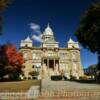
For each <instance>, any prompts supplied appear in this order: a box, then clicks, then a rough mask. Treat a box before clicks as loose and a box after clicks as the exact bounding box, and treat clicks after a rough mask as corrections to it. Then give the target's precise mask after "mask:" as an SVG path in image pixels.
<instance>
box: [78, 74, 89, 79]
mask: <svg viewBox="0 0 100 100" xmlns="http://www.w3.org/2000/svg"><path fill="white" fill-rule="evenodd" d="M79 79H80V80H88V76H86V75H84V76H80V77H79Z"/></svg>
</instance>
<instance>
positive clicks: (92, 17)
mask: <svg viewBox="0 0 100 100" xmlns="http://www.w3.org/2000/svg"><path fill="white" fill-rule="evenodd" d="M75 35H76V37H77V39H78V41H79V42H80V43H81V44H82V46H83V47H84V48H86V49H88V50H90V51H91V52H93V53H97V55H98V66H97V69H98V75H100V37H99V35H100V1H98V2H96V3H92V4H91V6H90V7H89V8H88V9H87V10H86V11H85V13H84V14H83V16H82V18H81V21H80V25H79V27H78V28H77V30H76V32H75ZM99 79H100V78H99Z"/></svg>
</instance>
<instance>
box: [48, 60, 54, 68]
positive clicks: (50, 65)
mask: <svg viewBox="0 0 100 100" xmlns="http://www.w3.org/2000/svg"><path fill="white" fill-rule="evenodd" d="M49 68H52V69H54V60H49Z"/></svg>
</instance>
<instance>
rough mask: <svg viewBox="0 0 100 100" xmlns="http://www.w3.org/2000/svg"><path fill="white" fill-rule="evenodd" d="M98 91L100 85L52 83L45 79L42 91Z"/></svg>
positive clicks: (69, 82) (68, 82)
mask: <svg viewBox="0 0 100 100" xmlns="http://www.w3.org/2000/svg"><path fill="white" fill-rule="evenodd" d="M44 89H47V90H58V89H59V90H60V89H64V90H78V89H79V90H98V91H100V84H92V83H91V84H88V83H78V82H74V81H51V80H50V79H43V81H42V90H44Z"/></svg>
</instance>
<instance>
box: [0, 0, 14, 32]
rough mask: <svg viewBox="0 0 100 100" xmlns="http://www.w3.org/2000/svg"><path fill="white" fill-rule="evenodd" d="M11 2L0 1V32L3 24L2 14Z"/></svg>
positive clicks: (8, 0) (6, 0) (7, 0)
mask: <svg viewBox="0 0 100 100" xmlns="http://www.w3.org/2000/svg"><path fill="white" fill-rule="evenodd" d="M11 1H12V0H0V32H2V24H3V18H2V15H1V14H2V13H3V12H4V11H5V9H6V8H7V7H8V6H9V4H10V3H11Z"/></svg>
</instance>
